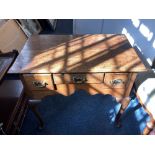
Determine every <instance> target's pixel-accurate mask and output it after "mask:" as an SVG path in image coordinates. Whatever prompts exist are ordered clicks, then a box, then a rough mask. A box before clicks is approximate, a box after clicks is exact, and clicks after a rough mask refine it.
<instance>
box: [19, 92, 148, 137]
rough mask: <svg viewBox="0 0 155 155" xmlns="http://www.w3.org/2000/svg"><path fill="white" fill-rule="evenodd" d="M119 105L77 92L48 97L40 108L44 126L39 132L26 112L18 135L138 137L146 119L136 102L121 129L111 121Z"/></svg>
mask: <svg viewBox="0 0 155 155" xmlns="http://www.w3.org/2000/svg"><path fill="white" fill-rule="evenodd" d="M119 108H120V104H119V103H118V102H116V100H115V98H113V97H112V96H111V95H101V94H96V95H90V94H88V93H87V92H85V91H83V90H80V91H76V92H75V93H74V94H72V95H71V96H67V97H66V96H63V95H55V96H47V97H46V98H44V99H43V100H42V102H41V103H40V105H39V111H40V114H41V115H42V117H43V120H44V122H45V126H44V128H43V129H42V130H39V129H38V124H37V120H36V118H35V116H34V115H33V113H32V112H31V111H28V113H27V115H26V118H25V120H24V123H23V126H22V130H21V134H24V135H139V134H141V133H142V131H143V129H144V127H145V123H146V121H148V120H149V116H148V115H147V114H146V112H145V111H144V109H143V108H142V107H141V106H140V104H139V103H138V100H137V99H134V100H131V103H130V105H129V107H128V108H127V110H126V112H125V113H124V115H123V117H122V127H121V128H117V127H116V126H115V123H114V120H115V116H116V113H117V112H118V110H119Z"/></svg>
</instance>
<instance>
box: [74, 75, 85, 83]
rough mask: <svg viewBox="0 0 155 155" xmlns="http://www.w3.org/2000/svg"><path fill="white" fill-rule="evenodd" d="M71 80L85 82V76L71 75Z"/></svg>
mask: <svg viewBox="0 0 155 155" xmlns="http://www.w3.org/2000/svg"><path fill="white" fill-rule="evenodd" d="M72 80H73V82H74V83H85V82H86V81H87V79H86V77H85V76H80V75H73V76H72Z"/></svg>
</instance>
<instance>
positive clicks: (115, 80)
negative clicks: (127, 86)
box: [110, 79, 125, 86]
mask: <svg viewBox="0 0 155 155" xmlns="http://www.w3.org/2000/svg"><path fill="white" fill-rule="evenodd" d="M110 83H111V84H112V85H113V86H116V85H119V84H124V83H125V82H124V81H123V80H122V79H114V80H111V81H110Z"/></svg>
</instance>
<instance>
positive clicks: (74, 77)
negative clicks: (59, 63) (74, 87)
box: [53, 73, 104, 84]
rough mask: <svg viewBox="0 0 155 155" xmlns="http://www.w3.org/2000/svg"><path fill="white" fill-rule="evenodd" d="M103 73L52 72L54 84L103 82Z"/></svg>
mask: <svg viewBox="0 0 155 155" xmlns="http://www.w3.org/2000/svg"><path fill="white" fill-rule="evenodd" d="M103 77H104V73H86V74H83V73H82V74H53V79H54V83H55V84H69V83H70V84H80V83H103Z"/></svg>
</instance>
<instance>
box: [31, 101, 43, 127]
mask: <svg viewBox="0 0 155 155" xmlns="http://www.w3.org/2000/svg"><path fill="white" fill-rule="evenodd" d="M39 102H40V100H39V101H38V100H30V101H29V106H30V109H31V110H32V112H33V113H34V115H35V116H36V118H37V119H38V121H39V129H43V127H44V121H43V119H42V117H41V115H40V113H39V111H38V106H39V105H38V103H39Z"/></svg>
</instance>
